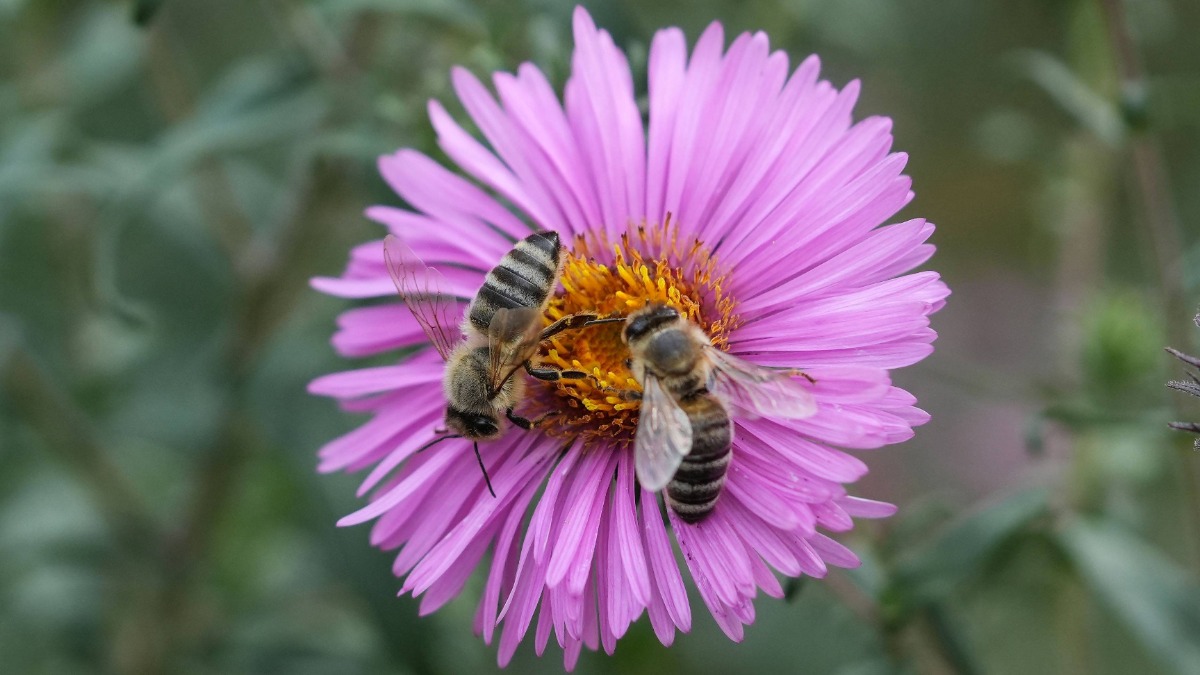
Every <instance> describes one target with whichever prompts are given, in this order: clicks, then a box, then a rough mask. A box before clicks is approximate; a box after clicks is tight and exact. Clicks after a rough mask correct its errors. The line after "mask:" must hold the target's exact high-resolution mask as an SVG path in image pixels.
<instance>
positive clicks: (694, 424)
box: [621, 304, 817, 523]
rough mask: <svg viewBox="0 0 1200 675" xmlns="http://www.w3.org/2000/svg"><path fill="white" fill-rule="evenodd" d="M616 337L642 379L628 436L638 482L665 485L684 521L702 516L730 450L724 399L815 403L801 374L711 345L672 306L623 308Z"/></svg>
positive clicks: (756, 410) (784, 408)
mask: <svg viewBox="0 0 1200 675" xmlns="http://www.w3.org/2000/svg"><path fill="white" fill-rule="evenodd" d="M621 339H622V340H624V342H625V344H626V345H628V347H629V352H630V359H629V366H630V369H631V370H632V371H633V377H634V379H636V380H637V381H638V383H639V384H641V385H642V393H641V401H642V403H641V413H640V419H639V420H638V426H637V434H636V436H635V439H634V464H635V467H636V469H637V477H638V482H640V483H641V484H642V487H644V488H646V489H647V490H650V491H652V492H657V491H658V490H661V489H663V488H664V487H665V488H666V489H667V493H666V501H667V505H668V506H669V507H670V508H671V510H672V511H674V512H675V514H676V515H677V516H679V517H680V518H681V519H683V521H684V522H687V523H697V522H700V521H701V520H703V519H704V518H705V517H706V516H708V514H710V513H712V510H713V508H715V507H716V504H717V499H718V498H719V497H720V496H721V487H722V486H723V485H724V483H725V476H726V474H727V472H728V471H729V464H730V461H731V460H732V458H733V453H732V451H731V449H732V447H733V422H732V420H731V419H730V417H729V408H730V407H734V408H737V409H739V410H741V411H744V412H745V413H746V414H748V415H763V416H766V417H781V418H791V419H800V418H804V417H808V416H810V415H812V414H813V413H815V412H816V410H817V405H816V402H815V401H814V400H813V396H812V393H811V392H810V391H809V390H808V389H806V388H805V387H803V386H802V385H801V384H800V383H799V382H798V381H796V380H793V379H792V376H793V375H802V376H804V377H808V376H807V375H804V374H803V373H801V372H800V371H796V370H771V369H768V368H764V367H762V366H757V365H755V364H753V363H749V362H747V361H743V360H742V359H740V358H737V357H736V356H733V355H731V354H727V353H725V352H723V351H721V350H720V349H717V348H716V347H714V346H713V344H712V342H711V341H710V340H709V338H708V335H706V334H705V333H704V331H703V330H702V329H701V328H700V327H699V326H697V325H696V324H695V323H693V322H691V321H689V320H688V319H686V318H685V317H683V316H682V315H680V313H679V311H678V310H677V309H675V308H674V307H670V306H667V305H661V304H651V305H647V306H646V307H644V308H642V309H639V310H637V311H636V312H634V313H633V314H630V315H629V317H628V318H627V320H626V323H625V328H624V330H623V331H622V332H621ZM810 381H811V378H810ZM633 397H634V398H636V397H637V396H636V395H634V396H633Z"/></svg>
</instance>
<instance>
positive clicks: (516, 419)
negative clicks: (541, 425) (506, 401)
mask: <svg viewBox="0 0 1200 675" xmlns="http://www.w3.org/2000/svg"><path fill="white" fill-rule="evenodd" d="M504 416H505V417H507V418H508V421H509V422H512V423H513V424H515V425H516V426H518V427H521V428H522V429H524V430H525V431H529V430H530V429H532V428H533V425H534V423H533V422H532V421H530V420H529V419H527V418H524V417H521V416H520V415H517V414H516V413H514V412H513V409H512V408H506V409H505V410H504Z"/></svg>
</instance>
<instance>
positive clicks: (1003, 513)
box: [0, 0, 1200, 675]
mask: <svg viewBox="0 0 1200 675" xmlns="http://www.w3.org/2000/svg"><path fill="white" fill-rule="evenodd" d="M588 4H589V8H590V9H591V10H592V12H593V15H594V16H595V18H596V20H597V22H598V23H599V24H600V25H602V26H604V27H606V28H608V29H609V30H610V31H611V32H612V33H613V34H614V37H615V39H616V41H617V43H618V44H620V45H622V46H624V47H625V48H626V49H627V51H628V53H629V54H630V58H631V61H632V63H633V64H634V72H635V79H636V80H637V81H638V82H640V83H641V86H643V87H644V82H645V76H644V62H645V58H646V52H647V46H648V45H649V42H650V39H651V37H652V35H653V31H654V30H655V29H657V28H659V27H662V26H666V25H680V26H682V27H683V28H684V29H685V30H686V31H687V33H688V35H689V37H691V38H692V39H694V38H695V36H697V35H698V34H699V31H700V30H702V28H703V27H704V25H706V24H707V23H708V22H709V21H711V20H714V19H716V20H721V21H723V22H724V23H725V24H726V27H727V35H728V34H730V33H733V32H737V31H742V30H749V29H760V28H765V29H767V30H768V31H769V33H770V37H771V39H772V44H773V45H775V46H778V47H780V48H783V49H785V50H787V51H788V52H789V53H790V55H791V56H792V58H793V61H794V62H795V61H798V60H799V58H800V57H802V56H803V55H805V54H808V53H810V52H817V53H820V54H821V56H822V59H823V64H824V70H825V75H826V76H827V77H829V78H830V79H832V81H833V82H835V83H836V84H839V85H840V84H843V83H845V82H846V81H848V80H849V79H851V78H856V77H857V78H861V79H862V80H863V81H864V84H865V87H864V92H863V96H862V100H861V102H860V105H859V108H858V110H857V114H858V115H859V116H860V117H862V116H867V115H873V114H886V115H889V116H891V117H893V118H894V120H895V133H896V139H897V147H898V148H899V149H901V150H904V151H906V152H909V153H910V154H911V161H910V165H909V172H910V174H911V175H912V176H913V178H914V183H915V186H916V189H917V190H918V192H919V194H920V198H919V199H918V200H917V201H916V202H915V204H914V205H913V206H912V207H910V209H909V211H911V215H912V216H917V215H920V216H926V217H929V218H931V219H932V220H934V221H935V222H937V223H938V224H939V225H940V226H941V228H940V229H939V231H938V234H937V237H936V243H938V244H939V247H940V249H941V250H940V251H939V254H938V256H937V257H936V259H935V264H934V267H935V268H936V269H938V270H940V271H942V272H944V273H945V275H946V277H947V279H948V281H949V283H950V285H951V287H952V288H954V289H955V293H956V294H955V296H954V297H953V298H952V299H951V305H950V306H949V307H948V308H947V309H946V310H945V311H944V312H943V313H942V314H939V315H938V316H937V317H935V326H936V327H938V329H939V331H940V332H941V333H942V337H941V339H940V342H939V351H938V353H937V354H935V355H934V357H931V359H930V360H929V363H927V364H923V365H922V366H920V367H918V368H915V369H913V372H911V373H907V372H906V373H904V374H902V375H900V377H901V378H902V384H904V385H905V386H906V387H909V388H910V389H912V390H913V391H915V392H916V393H917V394H918V396H921V397H922V399H923V401H924V404H925V405H926V407H928V409H929V410H930V411H931V412H932V413H933V416H934V423H933V425H931V427H930V428H929V429H928V430H923V431H921V432H919V433H918V436H917V439H915V440H914V441H911V442H910V443H908V444H906V445H905V446H904V447H903V448H898V449H892V450H888V451H887V452H885V453H879V454H876V455H873V456H872V457H871V458H870V460H871V462H872V467H873V469H875V471H874V472H873V474H872V476H871V477H870V478H869V479H868V483H867V485H865V486H864V488H863V490H862V491H861V493H862V494H864V495H870V496H878V495H883V496H884V497H887V498H891V499H893V500H895V501H897V502H899V503H900V504H901V506H902V509H901V513H900V515H898V516H897V517H895V518H893V519H891V520H890V521H888V522H885V523H882V524H879V525H874V526H872V525H864V526H863V527H860V528H859V530H857V531H856V533H855V534H854V535H853V536H851V537H849V539H848V543H849V544H851V545H852V546H853V547H854V548H855V549H856V550H857V551H860V552H861V553H862V555H863V558H864V561H865V564H864V566H863V567H862V568H861V569H859V570H856V571H854V572H852V573H841V572H836V573H834V574H833V575H832V576H831V578H830V579H828V580H827V581H809V582H806V583H799V584H794V585H792V586H790V587H789V600H788V601H784V602H781V601H771V600H765V601H762V602H760V603H759V604H758V606H757V611H758V620H757V622H756V624H755V625H754V626H753V627H752V628H750V629H749V630H748V631H747V638H746V641H745V643H744V644H742V645H733V644H731V643H729V642H728V641H727V640H725V639H724V638H723V637H721V636H720V634H719V631H718V630H717V629H716V627H715V625H713V623H712V621H711V620H710V619H708V618H707V617H706V616H705V615H704V612H703V611H702V610H699V609H697V611H696V617H697V620H696V627H695V629H694V631H693V633H692V634H690V635H686V636H680V637H679V638H677V640H676V645H675V646H674V647H672V648H669V649H667V648H663V647H661V646H660V645H658V643H657V641H656V640H655V638H654V637H653V634H652V632H651V631H650V630H649V627H648V625H647V622H646V621H645V620H643V621H641V622H640V623H639V624H637V625H636V626H635V627H634V628H633V629H632V630H631V632H630V634H629V635H628V636H627V637H626V638H625V639H624V640H623V641H622V642H621V643H620V645H619V647H618V651H617V654H616V656H615V657H606V656H603V655H600V656H596V655H587V656H585V657H584V658H583V660H582V662H581V664H580V667H579V671H580V672H623V673H651V672H653V673H668V672H716V671H733V670H741V671H753V672H776V671H801V670H802V671H804V672H811V673H841V674H844V675H851V674H861V675H865V674H867V673H888V672H959V673H976V672H978V673H982V672H989V673H991V672H997V673H1003V672H1021V673H1066V672H1071V673H1084V672H1086V673H1128V672H1164V673H1165V672H1176V673H1197V672H1200V590H1198V586H1197V570H1198V569H1200V494H1197V491H1198V489H1200V488H1198V485H1200V474H1198V469H1200V461H1198V460H1197V456H1196V455H1195V454H1193V453H1191V451H1190V450H1189V449H1188V448H1190V443H1189V439H1188V438H1185V437H1182V435H1172V434H1171V433H1170V432H1169V431H1167V430H1166V427H1165V422H1166V421H1167V420H1168V419H1191V420H1200V410H1197V408H1196V402H1195V401H1192V400H1187V399H1186V397H1182V396H1179V397H1176V398H1170V397H1169V396H1168V394H1167V393H1166V391H1165V390H1164V389H1163V387H1162V383H1163V382H1164V381H1165V380H1166V379H1167V378H1168V377H1179V376H1180V375H1179V374H1178V372H1173V371H1171V370H1168V368H1174V369H1176V371H1177V370H1178V366H1177V365H1176V364H1172V365H1170V366H1167V365H1165V364H1167V361H1166V357H1165V356H1164V355H1163V353H1162V351H1161V347H1162V346H1163V345H1164V344H1166V343H1168V342H1169V343H1170V344H1172V346H1175V347H1178V348H1180V349H1183V350H1184V351H1189V350H1190V349H1193V348H1194V347H1195V346H1196V342H1197V340H1196V338H1197V335H1195V334H1193V333H1194V332H1196V331H1193V333H1189V332H1188V329H1189V328H1190V323H1189V321H1188V320H1189V317H1190V316H1191V310H1193V309H1194V306H1195V304H1196V303H1197V295H1198V291H1200V273H1198V272H1197V270H1200V264H1197V263H1200V245H1197V241H1198V239H1200V238H1198V237H1197V234H1198V232H1197V228H1196V226H1195V223H1197V222H1200V192H1198V191H1196V190H1190V189H1176V190H1173V191H1172V190H1171V189H1170V188H1171V185H1174V186H1187V185H1194V184H1196V183H1197V182H1200V142H1198V140H1200V112H1198V111H1200V66H1198V64H1200V43H1198V42H1197V41H1195V40H1194V35H1193V33H1194V31H1193V30H1191V27H1194V26H1196V25H1200V4H1198V3H1194V2H1185V1H1184V0H1138V1H1137V2H1128V3H1125V5H1124V11H1123V12H1121V11H1117V12H1114V8H1116V9H1118V10H1119V9H1121V8H1122V5H1121V4H1119V3H1116V2H1113V1H1110V0H1102V1H1099V2H1092V1H1091V0H1062V1H1058V2H1043V1H1042V0H1015V1H1001V0H990V1H987V2H966V1H956V2H922V1H921V0H845V1H843V2H819V1H818V0H750V1H749V2H732V1H731V0H702V1H700V2H683V1H682V0H667V1H664V2H657V3H638V2H632V1H631V0H623V1H619V2H606V3H601V2H594V3H588ZM571 10H572V6H571V3H568V2H558V1H556V0H516V1H513V2H500V1H498V0H311V1H303V0H255V1H251V2H243V1H241V0H205V1H204V2H199V1H197V0H0V393H2V397H0V462H2V463H3V466H4V470H3V471H0V663H3V664H4V670H5V672H14V673H17V672H19V673H76V672H122V673H125V672H127V673H153V672H183V673H242V672H288V673H309V672H311V673H327V672H337V673H376V672H400V673H407V672H412V673H434V672H438V673H442V672H445V673H468V672H470V673H475V672H483V671H487V670H490V669H493V668H494V666H493V665H492V664H493V663H494V652H493V651H492V649H490V648H488V647H486V646H484V645H482V644H481V643H480V641H479V640H478V639H477V638H475V637H474V636H472V635H471V630H470V625H471V616H472V614H473V611H474V601H475V599H476V598H477V596H478V582H476V583H475V584H474V585H472V586H469V587H468V589H467V591H466V593H464V597H463V598H462V599H460V600H459V601H457V602H455V603H453V604H451V605H450V606H449V607H448V608H446V609H445V610H443V611H441V612H439V613H437V614H435V615H434V616H430V617H425V618H418V617H417V608H416V604H415V603H413V602H412V601H411V600H410V599H407V598H401V599H396V598H395V597H394V596H395V592H396V590H397V589H398V587H399V583H398V581H397V580H396V579H394V578H393V577H392V576H391V574H390V570H389V560H388V556H387V555H386V554H382V553H379V552H377V551H374V550H372V549H370V548H369V547H368V545H367V541H366V539H367V537H366V535H365V532H364V531H363V530H362V529H352V530H338V529H336V528H335V527H334V526H333V524H334V522H335V521H336V520H337V518H338V517H339V515H341V514H344V513H347V512H348V511H350V510H351V509H353V508H354V505H355V500H354V498H353V494H354V484H355V480H354V478H353V477H347V476H329V477H318V476H316V475H314V472H313V466H314V460H313V452H314V451H315V449H316V448H317V447H319V446H320V445H321V444H322V443H323V442H325V441H327V440H329V439H331V438H333V437H334V436H336V435H337V434H339V433H341V432H344V431H345V430H347V429H349V428H350V427H351V426H352V425H353V424H354V423H355V421H356V420H354V419H351V418H350V417H349V416H347V415H343V414H341V413H339V412H338V411H337V410H335V409H334V408H333V406H331V405H329V404H328V402H326V401H321V400H313V399H311V398H310V397H309V396H308V395H307V394H306V393H305V392H304V385H305V383H306V382H307V381H308V380H309V379H311V378H312V377H314V376H316V375H318V374H321V373H325V372H330V371H333V370H337V369H341V368H345V367H346V363H345V362H344V361H341V360H339V359H338V358H336V357H335V356H334V355H333V353H332V351H331V349H330V348H329V347H328V344H327V340H328V336H329V333H330V331H331V329H332V326H333V320H334V317H335V315H336V313H337V312H338V311H340V310H342V309H344V308H345V307H346V306H347V303H344V302H340V301H336V300H333V299H330V298H324V297H321V296H319V295H318V294H316V293H313V292H311V291H310V290H308V288H307V286H306V284H305V281H306V279H307V278H308V277H310V276H312V275H316V274H331V273H335V272H336V271H337V270H339V269H340V268H341V265H342V264H343V261H344V258H345V255H346V251H347V250H348V248H349V247H350V246H351V245H353V244H355V243H357V242H360V241H362V240H365V239H367V238H369V237H372V236H375V232H374V231H373V229H372V227H371V226H370V225H368V224H367V223H366V222H365V221H364V219H363V218H361V217H360V215H359V214H360V213H361V210H362V209H363V208H364V207H365V206H367V205H370V204H374V203H396V202H397V198H396V197H395V196H394V195H392V194H390V193H389V191H388V190H387V189H386V187H385V186H384V185H383V183H382V181H381V180H380V179H379V177H378V176H377V175H376V172H375V168H374V159H375V157H376V156H378V155H380V154H382V153H385V152H390V151H392V150H393V149H395V148H397V147H400V146H411V147H416V148H420V149H422V150H425V151H427V152H431V153H433V154H434V155H435V156H440V155H439V153H438V151H437V149H436V146H435V144H434V142H433V135H432V130H431V128H430V125H429V124H428V122H427V120H426V113H425V103H426V101H427V100H428V99H430V98H438V99H440V100H442V101H444V102H447V104H449V105H450V107H451V109H452V110H456V111H459V112H461V108H460V107H458V106H457V104H456V103H454V102H453V100H452V99H453V96H452V93H451V91H450V88H449V77H448V73H449V69H450V68H451V67H452V66H453V65H456V64H461V65H465V66H466V67H468V68H470V69H471V70H473V71H474V72H476V73H479V74H485V73H487V72H489V71H491V70H496V69H508V70H511V69H513V68H515V67H516V65H517V64H518V63H520V62H521V61H525V60H532V61H534V62H535V63H537V64H538V65H539V66H541V67H542V68H543V69H545V70H546V72H547V73H548V74H549V75H550V77H551V78H552V80H554V81H555V82H557V83H559V84H560V85H561V83H562V80H563V78H564V77H565V73H566V72H567V67H568V63H569V56H570V48H571V38H570V13H571ZM1114 16H1116V17H1118V18H1117V19H1116V20H1115V21H1114V20H1113V17H1114ZM1122 36H1124V37H1125V38H1128V39H1129V44H1124V43H1123V42H1122ZM1130 45H1132V47H1133V50H1132V51H1130V50H1129V49H1127V47H1129V46H1130ZM1130 56H1133V57H1135V58H1136V61H1137V66H1138V67H1137V68H1135V69H1133V70H1131V69H1129V68H1127V67H1125V66H1128V65H1129V57H1130ZM1143 73H1144V75H1143ZM907 216H908V214H907V213H906V214H902V217H907ZM1179 223H1182V224H1183V225H1182V226H1180V225H1179ZM1172 237H1174V239H1172ZM1190 353H1195V352H1194V351H1191V352H1190ZM927 392H928V393H927ZM1189 406H1191V407H1190V408H1189ZM1022 419H1024V420H1025V423H1024V424H1022V422H1021V420H1022ZM975 446H978V449H977V448H976V447H975ZM987 448H1000V449H1001V451H1002V452H1000V454H1001V455H1002V457H999V458H997V459H996V460H994V461H996V462H1003V463H1004V464H1003V467H1004V468H1003V470H1001V471H996V470H995V469H994V468H988V467H995V466H999V465H997V464H995V463H989V462H993V460H992V459H991V458H990V457H989V456H988V455H985V454H983V453H985V452H992V451H989V450H986V449H987ZM1010 449H1011V452H1009V453H1008V454H1004V453H1005V452H1008V451H1009V450H1010ZM1025 450H1028V451H1029V454H1028V456H1024V455H1022V453H1023V452H1024V451H1025ZM889 457H891V458H893V459H891V460H889V459H888V458H889ZM889 461H890V463H889ZM993 474H995V475H993ZM1001 475H1003V476H1005V478H1003V479H1001V478H999V477H998V476H1001ZM694 602H695V606H696V607H697V608H699V607H700V604H699V602H698V599H694ZM560 668H561V664H560V662H559V661H558V660H557V657H556V656H550V657H548V658H546V659H542V660H539V659H536V658H535V657H534V656H533V654H532V649H531V648H530V647H529V645H525V647H524V648H523V649H522V650H521V651H520V653H519V654H518V656H517V660H516V662H515V663H514V665H513V666H512V671H513V672H534V671H538V672H557V671H559V670H560Z"/></svg>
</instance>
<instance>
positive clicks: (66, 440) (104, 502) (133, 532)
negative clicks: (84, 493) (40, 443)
mask: <svg viewBox="0 0 1200 675" xmlns="http://www.w3.org/2000/svg"><path fill="white" fill-rule="evenodd" d="M2 384H3V389H4V391H5V392H7V394H8V396H9V399H10V400H11V401H12V402H13V406H14V408H15V410H16V412H17V415H18V416H19V417H20V418H22V419H24V420H25V421H26V422H27V423H28V424H29V425H30V426H31V427H33V428H34V429H35V430H36V431H37V432H38V433H40V434H41V435H42V437H43V439H44V440H45V442H46V446H47V448H49V449H50V450H51V451H52V452H55V453H56V454H57V455H58V456H59V457H60V458H61V459H62V461H63V463H64V464H65V465H66V467H67V468H68V469H69V470H70V471H72V472H73V473H74V474H75V477H76V479H77V480H78V481H79V482H80V483H81V484H83V485H85V486H87V488H88V489H89V490H90V491H91V492H92V494H93V495H94V497H95V500H96V503H97V505H98V506H99V510H100V512H101V514H102V515H103V516H104V519H105V520H106V521H107V522H108V525H109V527H111V528H112V530H113V531H114V533H115V534H116V536H117V538H118V540H120V541H121V542H122V543H123V544H124V545H125V546H126V547H127V548H128V549H129V550H131V551H133V552H135V553H142V554H145V553H147V552H150V551H152V550H153V542H154V541H155V536H156V534H157V532H158V525H157V524H156V523H155V521H154V519H153V518H151V517H150V515H149V512H148V511H147V510H146V508H145V506H144V505H143V504H142V503H141V500H140V499H139V498H138V496H137V493H136V492H135V491H134V489H133V487H132V486H131V485H130V484H129V483H128V482H127V481H126V479H125V477H124V475H123V474H122V473H121V471H120V469H118V468H117V467H116V466H115V465H113V463H112V462H111V461H110V460H109V459H108V452H107V451H106V450H105V448H104V446H103V444H102V443H101V441H100V439H99V438H98V437H97V433H96V429H95V428H94V427H93V426H92V424H91V421H90V420H89V419H88V416H87V415H86V414H85V413H84V412H83V411H82V410H80V409H78V408H77V407H76V406H75V404H74V403H73V402H72V400H71V398H70V396H69V395H68V394H67V393H66V392H64V391H61V390H60V389H59V388H58V387H56V386H55V384H54V381H53V379H52V378H51V377H50V376H49V375H48V374H47V373H46V372H45V371H44V370H43V369H42V367H41V366H39V365H38V364H37V363H36V362H35V361H34V359H33V357H32V356H31V355H30V354H29V353H28V352H27V351H26V350H25V349H24V348H23V347H22V346H20V345H17V346H16V347H14V348H13V350H12V352H11V353H10V354H9V357H8V359H7V367H6V368H5V369H4V372H3V380H2Z"/></svg>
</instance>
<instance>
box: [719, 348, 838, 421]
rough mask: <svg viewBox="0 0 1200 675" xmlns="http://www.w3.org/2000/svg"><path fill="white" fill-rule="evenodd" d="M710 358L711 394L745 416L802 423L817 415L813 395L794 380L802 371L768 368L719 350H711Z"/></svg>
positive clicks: (798, 381)
mask: <svg viewBox="0 0 1200 675" xmlns="http://www.w3.org/2000/svg"><path fill="white" fill-rule="evenodd" d="M708 355H709V357H710V358H711V360H712V363H713V372H712V375H711V376H710V381H709V385H708V388H709V390H710V391H712V392H713V393H714V394H716V395H717V396H718V397H720V398H721V399H722V400H724V401H726V402H728V403H730V404H731V405H734V406H736V407H737V408H739V409H741V410H742V411H743V412H744V413H746V414H750V415H762V416H764V417H779V418H784V419H802V418H804V417H809V416H811V415H812V414H813V413H815V412H817V402H816V401H815V400H814V399H813V395H812V392H811V391H809V390H808V389H807V388H805V387H804V385H803V384H801V381H800V380H795V379H793V376H794V375H800V371H797V370H772V369H770V368H764V367H762V366H759V365H755V364H753V363H750V362H749V361H743V360H742V359H739V358H738V357H736V356H733V355H732V354H727V353H725V352H723V351H721V350H720V349H717V348H716V347H709V348H708Z"/></svg>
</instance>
